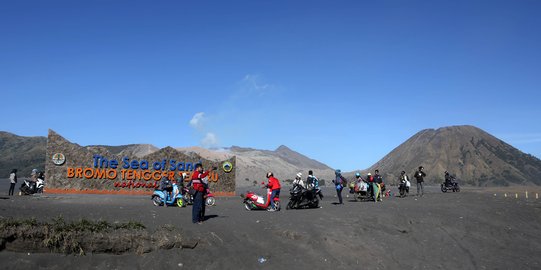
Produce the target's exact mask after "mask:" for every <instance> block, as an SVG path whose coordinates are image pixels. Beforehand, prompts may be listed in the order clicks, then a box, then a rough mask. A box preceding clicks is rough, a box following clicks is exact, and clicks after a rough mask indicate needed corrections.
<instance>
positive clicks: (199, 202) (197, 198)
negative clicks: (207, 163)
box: [191, 163, 212, 224]
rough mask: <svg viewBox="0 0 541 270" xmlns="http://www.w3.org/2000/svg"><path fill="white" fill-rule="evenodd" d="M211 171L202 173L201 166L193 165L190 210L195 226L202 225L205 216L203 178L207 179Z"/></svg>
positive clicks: (205, 188)
mask: <svg viewBox="0 0 541 270" xmlns="http://www.w3.org/2000/svg"><path fill="white" fill-rule="evenodd" d="M211 171H212V169H211V170H210V171H203V165H202V164H200V163H198V164H197V165H195V171H194V172H193V174H192V181H191V183H192V187H193V189H194V190H195V194H193V195H192V196H193V208H192V222H193V223H197V224H202V223H203V221H204V219H205V216H204V213H205V209H204V207H205V202H204V195H205V192H206V190H207V187H206V186H205V183H204V182H203V178H205V177H207V176H208V175H209V173H210V172H211Z"/></svg>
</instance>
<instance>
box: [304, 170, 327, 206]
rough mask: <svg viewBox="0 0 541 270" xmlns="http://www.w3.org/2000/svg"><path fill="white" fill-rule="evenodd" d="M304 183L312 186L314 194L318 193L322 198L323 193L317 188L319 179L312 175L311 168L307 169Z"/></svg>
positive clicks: (321, 198)
mask: <svg viewBox="0 0 541 270" xmlns="http://www.w3.org/2000/svg"><path fill="white" fill-rule="evenodd" d="M306 183H307V184H308V186H311V187H312V190H313V191H314V194H318V195H319V199H320V200H323V193H321V189H320V188H319V179H317V177H315V176H314V172H312V170H309V171H308V178H306Z"/></svg>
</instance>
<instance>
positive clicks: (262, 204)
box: [240, 183, 280, 211]
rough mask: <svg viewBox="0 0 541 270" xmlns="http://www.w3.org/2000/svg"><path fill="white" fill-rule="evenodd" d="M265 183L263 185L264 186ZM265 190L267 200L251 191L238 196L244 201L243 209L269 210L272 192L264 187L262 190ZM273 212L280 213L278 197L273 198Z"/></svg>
mask: <svg viewBox="0 0 541 270" xmlns="http://www.w3.org/2000/svg"><path fill="white" fill-rule="evenodd" d="M264 184H265V183H263V185H264ZM265 187H266V188H267V199H266V200H265V198H263V197H262V196H259V195H257V194H256V193H254V192H252V191H248V192H246V194H241V195H240V196H241V197H242V198H243V199H244V201H243V203H244V207H245V208H246V210H248V211H250V210H268V209H270V207H271V206H270V197H271V194H272V190H271V189H270V188H269V187H268V186H264V187H263V188H265ZM272 210H274V211H280V198H279V196H276V197H274V207H273V208H272Z"/></svg>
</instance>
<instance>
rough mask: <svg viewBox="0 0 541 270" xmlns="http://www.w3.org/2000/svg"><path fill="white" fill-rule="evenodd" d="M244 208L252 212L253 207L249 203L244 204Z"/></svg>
mask: <svg viewBox="0 0 541 270" xmlns="http://www.w3.org/2000/svg"><path fill="white" fill-rule="evenodd" d="M244 208H246V210H248V211H252V205H251V204H250V203H248V202H244Z"/></svg>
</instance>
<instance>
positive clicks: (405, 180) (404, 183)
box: [398, 171, 410, 195]
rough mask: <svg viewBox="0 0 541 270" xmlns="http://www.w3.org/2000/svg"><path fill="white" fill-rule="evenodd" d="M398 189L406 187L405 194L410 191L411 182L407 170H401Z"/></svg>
mask: <svg viewBox="0 0 541 270" xmlns="http://www.w3.org/2000/svg"><path fill="white" fill-rule="evenodd" d="M398 183H399V186H398V189H399V190H400V189H404V195H405V194H409V192H410V183H409V177H408V175H407V174H406V172H405V171H402V172H400V176H399V177H398Z"/></svg>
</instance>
